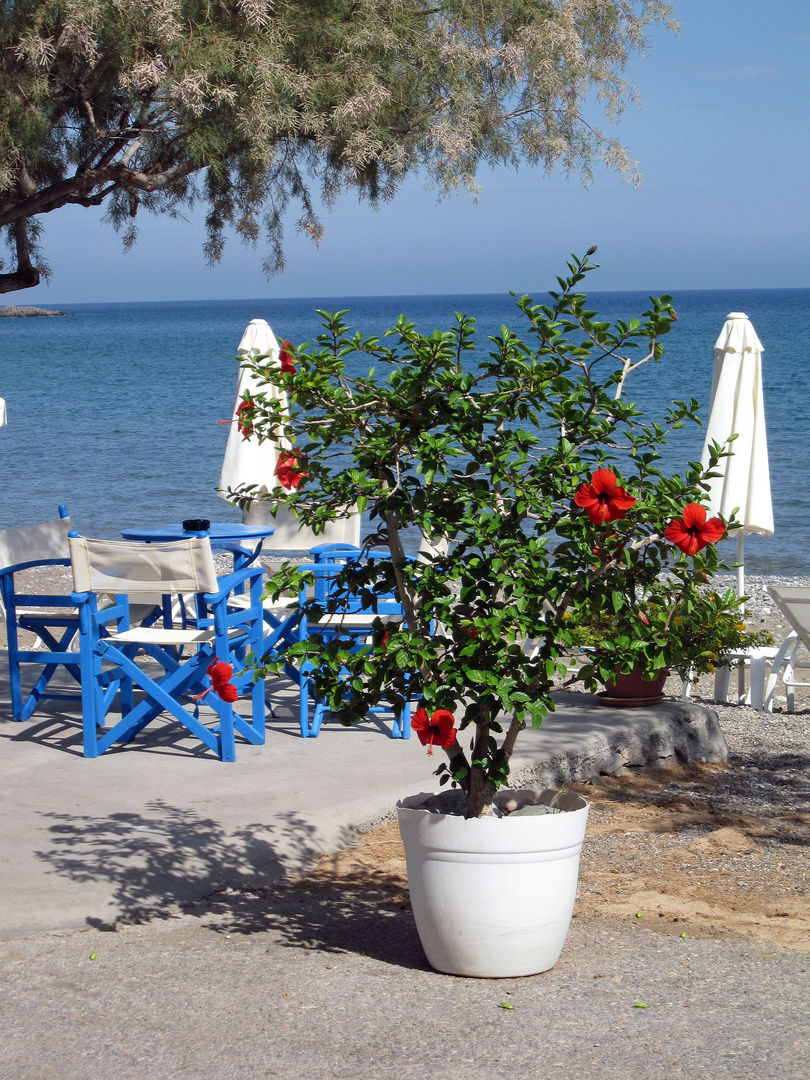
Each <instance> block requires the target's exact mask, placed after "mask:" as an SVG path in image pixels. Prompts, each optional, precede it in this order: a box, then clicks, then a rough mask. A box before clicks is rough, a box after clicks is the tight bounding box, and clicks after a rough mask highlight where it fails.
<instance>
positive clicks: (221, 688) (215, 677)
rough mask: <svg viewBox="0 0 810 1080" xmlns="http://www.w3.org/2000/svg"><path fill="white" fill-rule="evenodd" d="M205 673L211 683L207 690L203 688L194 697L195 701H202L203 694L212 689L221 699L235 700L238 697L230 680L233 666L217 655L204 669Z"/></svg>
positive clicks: (208, 692)
mask: <svg viewBox="0 0 810 1080" xmlns="http://www.w3.org/2000/svg"><path fill="white" fill-rule="evenodd" d="M205 674H206V675H207V676H208V678H209V679H210V680H211V685H210V686H209V687H208V689H207V690H203V692H202V693H201V694H197V695H196V696H195V698H194V700H195V701H202V699H203V698H204V697H205V695H206V694H210V693H211V691H212V690H213V691H214V693H215V694H217V695H218V696H219V697H221V698H222V700H223V701H236V699H237V698H238V697H239V691H238V690H237V689H236V687H235V686H234V685H233V683H232V682H231V675H233V668H232V667H231V665H230V664H226V663H225V662H224V661H223V660H220V659H219V657H218V656H215V657H214V659H213V660H212V661H211V663H210V664H209V665H208V667H207V668H206V669H205Z"/></svg>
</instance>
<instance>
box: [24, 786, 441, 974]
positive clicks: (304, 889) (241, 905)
mask: <svg viewBox="0 0 810 1080" xmlns="http://www.w3.org/2000/svg"><path fill="white" fill-rule="evenodd" d="M45 816H46V818H47V819H48V820H49V822H50V825H49V832H50V835H51V837H52V841H53V844H52V847H51V848H50V849H49V850H41V851H38V852H36V855H37V858H39V859H40V860H42V861H43V862H45V863H47V864H48V866H49V868H50V870H51V872H52V873H54V874H58V875H60V876H62V877H64V878H66V879H68V880H69V881H72V882H77V883H82V882H107V883H108V884H109V886H110V901H111V907H112V909H113V910H114V911H115V912H116V914H115V916H114V919H113V920H105V919H101V918H98V917H88V918H87V920H86V922H87V925H88V926H91V927H93V928H95V929H98V930H102V931H109V932H114V931H115V930H116V929H117V928H118V926H120V925H124V924H131V923H139V922H140V923H142V922H146V921H149V920H155V919H177V918H181V917H182V916H183V915H184V914H185V915H189V916H193V917H194V918H195V919H198V920H200V922H201V923H203V924H204V925H206V926H207V927H208V928H210V929H211V930H214V931H216V932H222V933H230V934H235V933H238V934H245V935H253V934H257V935H258V934H269V935H270V936H271V937H272V938H273V940H274V942H275V943H277V944H279V945H282V946H287V947H291V948H306V949H321V950H325V951H327V952H348V953H358V954H362V955H366V956H371V957H374V958H376V959H379V960H382V961H384V962H387V963H391V964H397V965H400V966H405V967H417V968H425V967H426V966H427V965H426V961H425V959H424V955H423V953H422V949H421V946H420V944H419V939H418V937H417V934H416V928H415V926H414V923H413V918H412V915H411V912H410V908H409V904H408V895H407V887H405V886H404V885H403V883H402V882H401V881H400V880H399V879H397V878H396V876H394V877H390V876H388V875H386V874H385V873H384V872H382V873H376V874H375V873H373V872H371V873H366V874H364V875H363V876H362V877H356V878H351V877H349V878H337V877H336V878H334V879H329V878H327V879H325V880H324V879H315V880H313V879H311V878H307V877H291V876H290V867H291V866H293V867H300V868H301V869H303V868H305V867H307V866H308V865H309V864H310V863H312V861H313V860H314V859H315V858H316V857H317V856H318V855H319V854H320V849H319V848H318V847H317V845H316V843H315V836H314V834H315V829H314V827H313V826H312V825H311V824H310V823H308V822H306V821H305V820H303V819H302V818H300V817H299V816H298V815H297V814H295V813H292V812H288V813H286V814H280V815H277V816H276V818H275V819H274V822H273V823H272V824H270V825H265V824H250V825H246V826H244V827H243V828H241V829H239V830H237V831H235V832H233V833H228V832H226V830H225V829H223V827H222V825H221V823H219V822H217V821H215V820H213V819H211V818H204V817H201V816H198V815H196V814H194V812H193V811H189V810H188V809H183V808H179V807H175V806H171V805H168V804H167V803H165V802H161V801H156V802H152V803H149V804H147V806H146V807H145V809H144V811H143V812H141V813H116V814H111V815H109V816H108V817H92V816H90V815H80V814H67V813H49V814H47V815H45ZM353 841H354V833H353V831H352V830H349V829H347V830H344V831H343V833H342V834H341V835H340V836H339V838H338V840H337V843H336V846H350V845H351V844H352V842H353Z"/></svg>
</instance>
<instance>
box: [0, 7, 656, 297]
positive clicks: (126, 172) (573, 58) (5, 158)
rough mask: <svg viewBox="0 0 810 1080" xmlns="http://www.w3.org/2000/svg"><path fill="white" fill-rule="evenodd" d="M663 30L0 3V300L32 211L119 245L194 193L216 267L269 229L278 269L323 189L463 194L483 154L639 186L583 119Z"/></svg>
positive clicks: (617, 94) (619, 24)
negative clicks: (403, 186) (415, 182)
mask: <svg viewBox="0 0 810 1080" xmlns="http://www.w3.org/2000/svg"><path fill="white" fill-rule="evenodd" d="M660 21H664V22H666V23H667V24H668V25H670V26H673V25H674V24H673V23H672V20H671V12H670V5H669V4H668V3H666V2H665V0H483V2H481V0H477V2H475V3H469V2H466V0H450V2H442V3H426V2H424V0H288V2H287V0H205V2H203V0H0V226H5V227H7V228H8V229H9V240H10V242H11V245H12V248H13V249H14V250H15V252H16V260H17V262H16V270H15V272H14V273H11V274H6V275H0V291H3V292H5V291H11V290H12V289H17V288H25V287H28V286H29V285H31V284H36V281H35V280H33V279H34V278H36V280H38V276H39V273H46V272H47V271H46V268H45V265H44V263H42V262H40V264H39V266H38V267H36V268H35V267H34V266H33V264H32V260H34V259H35V258H38V245H37V238H38V230H37V228H36V222H37V215H42V214H46V213H49V212H50V211H52V210H57V209H59V208H60V207H62V206H66V205H69V204H78V205H81V206H95V205H101V204H105V205H106V208H107V214H108V217H109V220H110V222H111V223H112V224H113V225H114V226H115V227H116V228H117V229H119V230H120V231H121V232H122V234H123V239H124V243H125V244H126V245H129V244H132V243H133V242H134V240H135V236H136V229H135V221H136V217H137V213H138V210H139V209H141V208H146V209H148V210H151V211H154V212H158V213H178V212H179V211H180V210H181V209H182V208H185V207H188V206H191V205H193V204H194V203H195V202H198V201H202V202H204V204H205V205H206V206H207V208H208V213H207V219H206V220H207V229H208V236H207V240H206V244H205V254H206V257H207V258H208V259H209V260H212V261H215V260H217V259H218V258H219V257H220V255H221V252H222V247H223V236H224V232H225V229H226V227H228V226H230V227H233V228H235V229H236V231H237V233H238V234H239V235H240V236H241V237H242V238H243V239H244V240H245V241H247V242H249V243H252V244H255V243H257V242H258V241H259V240H260V238H261V236H262V232H264V236H265V241H266V244H267V255H266V258H265V261H264V269H265V270H266V272H267V273H276V272H279V271H281V270H282V269H283V268H284V256H283V247H282V239H283V237H282V222H283V221H284V219H285V216H286V211H287V210H288V208H289V206H290V203H291V202H293V203H294V204H295V205H297V206H298V207H299V212H298V216H297V221H296V224H297V226H298V228H299V229H302V230H304V231H306V232H307V233H309V234H310V235H311V236H312V237H313V239H314V240H316V241H317V240H318V239H319V237H320V235H321V231H322V226H321V223H320V222H319V220H318V218H317V215H316V213H315V209H314V204H313V192H316V191H317V192H318V194H319V195H320V197H321V199H322V200H323V201H324V202H325V204H326V205H327V206H328V205H330V204H331V203H333V202H334V200H335V199H336V198H337V197H338V195H339V194H340V193H341V192H343V191H345V190H346V189H354V190H356V191H357V192H358V193H359V195H360V196H361V197H362V198H367V199H369V200H370V201H371V202H374V201H376V200H379V199H390V198H391V197H392V196H393V195H394V193H395V191H396V189H397V185H398V184H399V183H400V181H401V180H402V178H403V177H404V176H405V175H406V174H407V173H408V172H410V171H415V170H422V171H423V173H424V174H425V175H426V176H427V178H428V180H429V182H430V183H431V184H433V185H434V186H435V187H436V189H437V190H438V192H439V194H442V193H446V192H449V191H452V190H454V189H458V188H462V189H468V190H472V191H474V190H475V187H476V171H477V168H478V166H479V164H480V163H482V162H483V163H487V164H492V163H498V162H506V163H509V164H511V165H517V164H518V163H519V162H521V161H526V162H528V163H530V164H533V165H535V164H540V165H542V166H543V167H544V168H546V169H549V170H550V169H555V168H562V169H563V170H566V171H569V172H572V171H577V172H579V173H580V174H581V175H582V177H583V179H584V180H585V181H586V182H587V181H588V180H589V179H590V178H591V174H592V169H593V166H594V164H595V163H596V162H598V161H600V160H601V161H603V162H604V163H606V164H607V165H608V166H609V167H612V168H615V169H617V170H619V172H621V173H623V174H625V175H627V176H629V177H633V176H634V175H635V162H634V161H633V160H632V159H631V158H630V156H629V154H628V152H627V151H626V150H625V148H624V147H623V146H621V145H620V144H619V143H618V142H617V141H616V140H615V139H613V138H611V137H609V136H608V135H607V134H606V133H605V132H604V131H603V130H600V128H599V127H598V126H596V125H595V122H594V120H595V117H599V116H604V118H605V119H606V120H607V121H608V122H612V121H613V120H615V118H616V117H617V116H618V115H619V114H620V112H621V111H622V109H623V108H624V107H625V105H626V104H627V103H628V102H630V101H633V100H634V98H635V92H634V89H633V87H631V86H630V85H629V84H628V83H627V82H626V81H625V80H624V78H623V77H622V72H623V70H624V68H625V65H626V63H627V60H628V57H629V56H630V54H631V53H633V52H636V51H640V50H643V48H644V46H645V35H646V32H647V30H648V28H649V26H650V25H651V23H654V22H660ZM26 276H28V277H30V279H31V280H26Z"/></svg>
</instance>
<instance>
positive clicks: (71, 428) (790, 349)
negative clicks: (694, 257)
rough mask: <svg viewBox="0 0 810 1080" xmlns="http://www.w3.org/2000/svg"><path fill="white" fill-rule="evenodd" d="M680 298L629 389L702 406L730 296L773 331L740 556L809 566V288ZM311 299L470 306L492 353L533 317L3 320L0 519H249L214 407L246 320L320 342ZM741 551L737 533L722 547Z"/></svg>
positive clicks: (448, 299)
mask: <svg viewBox="0 0 810 1080" xmlns="http://www.w3.org/2000/svg"><path fill="white" fill-rule="evenodd" d="M533 298H534V299H535V300H536V301H537V302H544V301H545V299H546V296H545V294H544V293H543V292H542V291H538V292H537V293H536V294H534V296H533ZM18 300H19V298H18ZM589 301H590V306H591V307H592V308H594V309H596V310H597V311H598V312H599V314H600V317H603V318H609V319H611V320H612V319H616V318H621V319H628V318H630V317H632V316H634V315H640V314H641V312H643V311H644V310H645V309H646V307H647V306H648V304H649V297H648V294H646V293H643V292H638V293H635V292H615V293H608V292H602V293H591V294H589ZM19 302H21V303H22V302H24V297H23V298H22V299H21V300H19ZM673 302H674V306H675V309H676V311H677V313H678V318H679V321H678V323H677V324H676V326H675V327H674V329H673V331H672V332H671V333H670V334H669V335H668V336H667V337H666V338H665V339H663V340H664V346H665V349H664V358H663V360H662V361H661V363H660V364H652V363H650V364H648V365H646V367H644V368H642V369H640V370H639V371H638V372H636V373H634V375H633V376H631V380H630V382H629V383H628V386H627V390H626V393H625V396H626V397H631V398H633V399H634V400H636V401H637V402H638V404H639V405H640V407H641V408H642V409H643V410H644V412H645V414H646V415H648V416H650V417H661V416H663V413H664V411H665V409H666V407H667V405H668V404H669V402H671V401H672V400H673V399H674V398H679V399H684V398H689V397H696V398H697V399H698V400H699V401H700V402H701V404H702V415H703V416H704V419H705V417H706V415H707V413H708V400H709V393H710V390H711V373H712V364H713V351H712V350H713V345H714V342H715V340H716V338H717V335H718V334H719V332H720V329H721V327H722V325H723V322H724V320H725V318H726V315H727V314H728V313H729V312H730V311H744V312H746V313H747V315H748V317H749V318H750V319H751V321H752V322H753V324H754V327H755V329H756V331H757V333H758V335H759V337H760V340H761V341H762V343H763V345H764V347H765V353H764V360H763V369H764V370H763V379H764V385H765V395H766V397H765V409H766V420H767V430H768V444H769V454H770V464H771V485H772V490H773V500H774V519H775V533H774V535H773V536H772V537H768V538H764V537H756V536H755V537H749V538H747V539H746V546H745V552H746V572H747V573H759V574H786V575H787V574H789V575H794V574H796V575H805V574H808V573H810V552H808V546H807V538H808V532H809V531H810V501H809V500H810V492H809V491H808V483H807V477H808V476H810V358H808V345H807V339H806V335H805V327H806V326H807V325H808V314H810V289H769V290H737V291H700V292H680V293H675V294H673ZM54 306H55V305H54ZM317 308H321V309H324V310H329V311H332V310H342V309H344V308H348V309H349V316H348V317H347V318H348V321H349V322H350V324H351V325H352V326H353V327H354V328H356V329H357V330H360V331H362V332H363V333H364V334H381V333H382V331H383V330H384V329H386V328H387V327H389V326H391V325H393V323H394V321H395V320H396V318H397V317H398V316H399V315H400V314H404V315H406V316H407V318H408V319H409V320H411V321H412V322H415V323H416V324H417V326H418V327H419V329H420V330H422V331H423V332H430V331H431V330H434V329H446V328H447V327H449V325H451V322H452V320H453V315H454V312H457V311H460V312H466V313H468V314H470V315H474V316H475V317H476V320H477V337H478V342H479V345H478V348H479V349H481V350H482V352H486V351H487V350H488V342H487V337H488V336H489V335H490V334H494V333H497V332H498V328H499V327H500V326H501V325H503V324H505V325H507V326H509V327H510V328H512V329H515V330H517V331H519V330H520V329H521V326H522V324H523V322H524V319H523V316H522V315H521V313H520V312H519V311H518V310H517V308H516V307H515V301H514V299H513V298H512V297H511V296H509V295H508V294H502V295H472V296H453V295H448V296H406V297H391V296H387V297H352V298H350V299H341V298H323V299H304V300H266V299H264V300H240V301H218V302H184V303H172V302H165V303H133V304H75V305H68V306H66V307H63V308H61V310H64V311H66V312H67V313H68V314H67V317H66V318H28V319H0V396H2V397H4V398H5V399H6V404H7V408H8V416H9V422H8V426H7V427H4V428H0V455H2V462H3V483H2V496H0V527H12V526H17V525H25V524H30V523H33V522H37V521H42V520H47V519H49V518H52V517H55V516H56V506H57V504H58V503H60V502H64V503H66V504H67V506H68V509H69V511H70V513H71V517H72V519H73V521H74V522H75V524H76V526H77V528H79V530H80V531H82V532H84V533H86V534H87V535H95V536H106V537H117V536H118V535H119V532H120V529H122V528H125V527H126V526H135V525H141V526H143V525H151V524H156V523H161V522H171V521H178V520H181V519H183V518H185V517H208V518H211V519H212V520H218V521H238V520H240V514H239V511H238V510H235V509H233V508H231V507H229V506H228V505H227V504H226V503H225V502H224V501H223V500H222V499H220V498H218V497H217V495H216V492H215V489H216V486H217V483H218V480H219V471H220V467H221V464H222V457H223V454H224V451H225V442H226V439H227V431H228V429H227V427H225V426H222V425H220V424H219V423H218V421H220V420H227V419H229V418H230V415H231V409H232V406H233V399H234V393H235V387H236V376H237V366H238V365H237V361H236V358H235V357H236V349H237V346H238V344H239V341H240V339H241V336H242V332H243V331H244V328H245V326H246V325H247V324H248V322H250V320H251V319H256V318H263V319H266V320H267V321H268V322H269V323H270V325H271V326H272V327H273V330H274V332H275V334H276V337H278V338H279V339H280V340H281V339H283V338H285V337H286V338H289V339H290V340H292V341H293V342H295V343H296V344H300V343H301V342H305V341H312V340H313V339H314V338H315V337H316V335H317V334H318V332H319V330H320V317H319V316H318V315H317V314H316V309H317ZM702 445H703V429H702V428H700V427H698V426H697V425H692V424H690V425H688V426H687V427H686V428H684V429H683V430H682V431H680V432H678V433H676V435H675V436H674V437H673V439H672V440H671V442H670V444H669V446H668V448H667V452H666V457H665V462H664V463H665V466H666V467H667V468H669V469H671V470H673V471H680V470H681V469H682V468H683V466H684V464H685V463H686V462H687V461H690V460H696V459H697V458H699V456H700V451H701V447H702ZM735 550H736V549H735V547H734V546H733V545H730V544H729V545H727V551H726V557H727V558H733V556H734V551H735Z"/></svg>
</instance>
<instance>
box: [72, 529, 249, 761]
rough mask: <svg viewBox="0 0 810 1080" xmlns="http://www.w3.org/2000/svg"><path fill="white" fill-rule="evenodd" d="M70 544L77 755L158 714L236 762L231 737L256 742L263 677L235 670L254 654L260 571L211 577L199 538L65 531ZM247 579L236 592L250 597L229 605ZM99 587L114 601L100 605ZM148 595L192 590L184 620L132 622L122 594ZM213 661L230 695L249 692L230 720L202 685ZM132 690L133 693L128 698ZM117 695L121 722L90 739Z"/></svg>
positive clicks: (124, 736)
mask: <svg viewBox="0 0 810 1080" xmlns="http://www.w3.org/2000/svg"><path fill="white" fill-rule="evenodd" d="M69 544H70V557H71V566H72V569H73V581H74V588H75V592H74V594H73V600H74V602H75V603H76V605H77V607H78V612H79V621H80V664H81V683H82V721H83V731H84V753H85V756H86V757H97V756H98V755H99V754H101V753H103V752H104V751H105V750H106V749H107V748H108V747H109V746H111V745H112V743H114V742H127V741H128V740H129V739H131V738H132V737H133V736H134V735H136V734H138V732H140V731H141V730H142V729H143V728H144V727H146V725H147V724H149V723H150V722H151V721H152V720H154V719H155V718H156V717H157V716H159V715H161V714H162V713H164V712H168V713H169V714H171V715H172V716H174V717H175V719H177V720H179V721H180V723H181V724H183V726H184V727H186V728H187V729H188V730H189V731H190V732H191V734H192V735H194V736H195V737H196V738H198V739H200V741H201V742H203V743H204V744H205V745H206V746H207V747H209V748H210V749H212V750H214V751H215V752H216V753H217V754H218V756H219V757H220V758H221V759H222V760H223V761H233V760H235V739H234V736H235V734H236V733H238V734H241V735H242V736H243V737H244V738H245V739H246V740H247V741H248V742H251V743H254V744H259V743H263V742H264V709H265V706H264V685H263V681H262V680H257V681H256V682H254V681H253V677H252V673H251V672H250V671H246V670H244V669H245V661H246V660H247V657H248V654H250V653H253V654H256V655H258V654H259V653H260V651H261V644H262V609H261V578H262V570H261V568H260V567H244V568H242V569H240V570H238V571H236V572H235V573H233V574H229V575H227V576H226V577H223V578H220V579H218V578H217V575H216V571H215V569H214V560H213V556H212V554H211V546H210V543H209V541H208V538H207V537H192V538H190V539H188V540H178V541H172V542H165V543H151V544H145V543H139V542H136V541H132V542H127V541H125V542H121V541H116V540H93V539H88V538H87V537H80V536H79V535H78V534H77V533H75V532H72V533H71V534H70V536H69ZM248 583H249V593H244V594H243V596H245V597H247V596H249V598H250V599H249V602H248V603H247V604H243V606H242V607H240V608H239V609H238V610H236V609H233V608H230V607H229V605H228V601H229V598H230V595H231V592H232V590H233V589H236V588H244V587H245V586H246V585H248ZM102 589H103V590H104V592H107V593H114V594H115V603H114V604H113V606H111V607H108V608H104V609H102V608H100V607H99V604H98V594H99V590H102ZM155 594H157V595H161V596H167V595H168V596H171V595H178V594H191V595H192V596H193V617H192V624H191V625H185V626H180V627H172V626H171V625H166V624H165V623H164V625H162V626H138V627H133V626H132V625H131V618H130V601H131V598H132V599H134V600H135V601H136V602H137V600H138V598H140V597H143V596H150V595H155ZM111 624H114V625H111ZM187 647H191V648H192V649H193V651H192V652H191V654H190V656H188V657H187V658H186V659H183V658H182V653H181V650H182V649H183V648H187ZM140 650H143V651H144V652H145V653H146V654H147V656H148V657H150V658H151V659H152V660H153V661H155V662H156V663H157V664H158V665H159V666H160V668H162V670H163V674H162V675H160V676H157V677H156V676H154V675H152V674H150V673H149V672H148V671H147V669H146V667H145V666H144V665H142V664H137V663H136V662H135V657H136V655H137V653H138V652H139V651H140ZM217 661H219V662H222V663H224V664H227V665H229V666H230V667H231V668H233V675H232V677H231V679H230V682H231V683H232V685H233V687H234V688H235V691H236V693H237V694H239V693H241V692H242V691H243V690H245V689H248V688H249V691H250V697H251V717H250V719H246V718H244V717H242V716H239V715H238V714H237V713H236V712H235V711H234V709H233V703H232V701H231V700H230V699H229V698H228V697H227V696H221V695H220V694H219V693H218V692H217V690H216V687H214V690H213V691H212V690H211V687H212V683H211V677H210V675H209V668H210V667H211V665H212V664H214V663H215V662H217ZM136 689H137V690H139V691H140V693H141V695H142V697H141V700H139V701H138V702H137V703H136V702H135V693H134V692H135V690H136ZM202 696H204V697H205V701H206V705H207V706H210V708H211V710H212V712H213V714H214V717H213V718H214V724H213V726H206V724H205V723H204V722H203V721H202V720H201V719H200V716H199V699H200V697H202ZM116 701H118V704H119V711H120V713H121V719H120V720H119V721H118V722H117V723H114V724H113V726H112V727H111V728H109V729H108V730H104V731H103V732H102V734H101V735H99V730H100V729H103V728H104V727H105V726H106V723H107V716H108V713H109V712H110V710H111V708H112V706H113V704H114V702H116Z"/></svg>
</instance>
